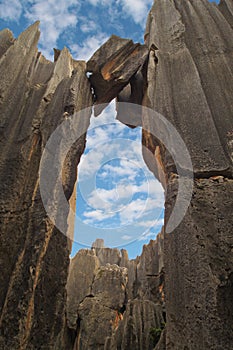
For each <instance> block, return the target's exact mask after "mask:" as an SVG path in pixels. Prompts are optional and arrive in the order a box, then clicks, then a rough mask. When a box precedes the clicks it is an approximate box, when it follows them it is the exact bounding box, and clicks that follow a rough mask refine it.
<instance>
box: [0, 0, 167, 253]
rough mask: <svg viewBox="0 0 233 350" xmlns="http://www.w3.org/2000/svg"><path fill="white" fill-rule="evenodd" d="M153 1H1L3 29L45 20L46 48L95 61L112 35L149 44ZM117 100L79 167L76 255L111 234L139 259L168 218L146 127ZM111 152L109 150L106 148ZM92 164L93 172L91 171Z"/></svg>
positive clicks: (97, 125) (111, 240) (48, 52)
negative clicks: (119, 109)
mask: <svg viewBox="0 0 233 350" xmlns="http://www.w3.org/2000/svg"><path fill="white" fill-rule="evenodd" d="M152 2H153V1H152V0H86V1H85V0H66V1H65V0H30V1H24V0H12V1H9V0H1V1H0V29H3V28H6V27H8V28H10V29H11V30H12V31H13V33H14V35H15V36H16V37H17V36H18V35H19V34H20V33H21V32H22V31H23V30H24V29H26V28H27V27H28V26H29V25H30V24H32V23H33V22H35V21H36V20H38V19H39V20H40V21H41V25H40V30H41V37H40V44H39V50H41V51H42V53H43V54H44V55H45V56H46V57H47V58H49V59H52V58H53V50H52V49H53V48H54V47H56V48H59V49H62V48H63V47H64V46H66V47H68V48H69V49H70V51H71V53H72V55H73V57H74V58H75V59H84V60H87V59H88V58H90V57H91V55H92V54H93V53H94V51H95V50H96V49H97V48H98V47H99V46H100V45H101V44H102V43H104V42H105V41H106V40H107V39H108V37H109V36H110V35H111V34H116V35H119V36H121V37H124V38H131V39H133V40H134V41H136V42H143V35H144V28H145V23H146V17H147V14H148V12H149V9H150V7H151V5H152ZM114 115H115V112H114V104H111V105H110V106H109V108H108V109H107V110H105V111H104V112H103V114H102V115H101V116H100V117H98V118H96V119H95V118H93V120H92V124H91V130H90V131H89V132H88V137H87V140H88V141H87V147H86V151H85V154H84V156H83V157H82V160H81V163H80V166H79V170H78V172H79V186H78V193H77V208H78V209H77V221H76V227H75V237H74V239H75V243H74V244H73V252H72V255H74V254H75V252H76V251H77V250H78V249H80V248H81V247H85V246H90V245H91V243H92V242H93V241H94V240H95V239H96V238H104V240H105V242H106V245H107V246H117V247H119V248H123V247H124V248H126V249H127V250H128V252H129V256H130V257H131V258H133V257H135V256H136V255H138V254H140V253H141V249H142V245H143V244H145V243H148V241H149V240H150V239H151V238H155V237H156V234H157V233H158V232H159V231H160V229H161V226H162V223H163V202H164V195H163V190H162V187H161V186H160V184H159V183H158V181H157V180H156V179H155V178H154V177H153V175H152V174H151V173H150V172H149V171H148V170H147V168H146V166H145V164H144V162H143V160H142V158H141V141H140V139H141V130H140V129H139V128H137V129H134V130H131V129H129V128H127V127H125V126H123V125H122V124H120V123H119V122H116V121H115V120H114ZM103 150H105V151H103ZM90 169H91V170H92V171H90Z"/></svg>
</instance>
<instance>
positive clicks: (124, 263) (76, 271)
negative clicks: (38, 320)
mask: <svg viewBox="0 0 233 350" xmlns="http://www.w3.org/2000/svg"><path fill="white" fill-rule="evenodd" d="M165 321H166V314H165V303H164V270H163V233H161V234H159V235H158V236H157V239H156V241H152V240H151V241H150V243H149V244H148V245H144V247H143V251H142V254H141V256H138V257H137V258H136V259H134V260H129V259H128V254H127V251H126V250H124V249H122V250H121V251H119V250H118V249H117V248H105V247H104V246H103V242H102V241H101V240H97V241H96V242H95V244H94V245H93V248H92V249H82V250H80V251H79V252H78V253H77V254H76V256H75V257H74V258H73V259H72V260H71V263H70V269H69V276H68V283H67V326H68V329H67V333H72V334H73V336H72V337H69V339H73V344H71V343H70V342H68V343H67V344H66V347H67V349H68V348H69V347H70V348H72V349H75V350H81V349H83V350H86V349H93V350H94V349H99V350H100V349H103V350H104V349H106V350H110V349H117V348H120V349H143V348H145V349H148V350H149V349H153V348H154V346H155V344H156V343H157V342H158V340H159V338H160V334H159V330H161V329H162V328H163V327H164V324H165ZM156 330H157V331H156ZM156 332H157V333H158V334H157V338H156Z"/></svg>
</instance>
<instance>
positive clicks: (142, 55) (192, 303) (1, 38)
mask: <svg viewBox="0 0 233 350" xmlns="http://www.w3.org/2000/svg"><path fill="white" fill-rule="evenodd" d="M232 18H233V8H232V1H231V0H221V1H220V4H219V5H216V4H213V3H210V2H209V1H208V0H186V1H184V0H170V1H168V0H167V1H165V0H155V1H154V5H153V7H152V9H151V12H150V14H149V16H148V21H147V28H146V32H145V45H139V44H133V43H132V42H131V41H130V40H126V39H120V38H117V37H115V36H112V37H111V38H110V39H109V41H108V42H107V43H105V44H104V45H103V46H102V47H101V48H100V49H99V50H98V51H97V52H96V53H95V54H94V55H93V57H92V58H91V60H90V61H89V62H88V63H87V65H86V63H85V62H80V61H75V60H73V59H72V57H71V55H70V53H69V51H68V50H67V49H63V50H62V51H59V50H56V51H55V57H54V62H50V61H48V60H46V59H45V58H44V57H43V56H42V55H41V53H39V52H38V50H37V42H38V39H39V30H38V23H35V24H34V25H32V26H31V27H29V28H28V29H27V30H26V31H25V32H23V33H22V34H21V35H20V36H19V38H18V39H14V38H13V35H12V33H11V32H10V31H9V30H4V31H2V32H0V76H1V86H0V116H1V118H0V148H1V154H0V242H1V244H0V270H1V275H0V286H1V288H0V349H1V350H2V349H3V350H15V349H20V350H24V349H42V350H43V349H44V350H50V349H66V350H67V349H73V348H74V347H75V348H76V349H84V348H85V349H87V348H93V349H104V347H105V349H108V348H110V349H117V348H118V349H119V348H122V350H124V349H143V350H144V349H145V347H146V348H148V349H150V348H151V347H153V346H154V343H153V342H152V343H151V341H150V337H149V336H148V334H149V333H150V331H151V332H152V334H153V328H155V329H156V327H160V330H161V322H162V319H163V318H164V317H165V311H166V327H165V330H164V331H163V333H162V335H161V337H160V340H159V342H158V344H157V346H156V349H157V350H158V349H159V350H161V349H167V350H170V349H171V350H176V349H177V350H180V349H186V350H195V349H198V350H206V349H218V350H221V349H224V350H225V349H226V350H228V349H229V350H230V349H231V348H232V343H233V329H232V323H233V304H232V300H233V296H232V290H233V277H232V276H233V255H232V247H233V235H232V226H233V222H232V217H233V216H232V193H233V176H232V172H233V166H232V160H233V118H232V106H233V95H232V76H233V73H232V71H233V65H232V62H233V60H232V58H233V57H232V56H233V42H232V37H233V25H232V23H233V21H232ZM148 52H149V54H148ZM87 72H89V73H90V72H91V74H92V75H91V76H90V78H89V79H88V78H87V76H86V73H87ZM93 95H95V96H94V97H95V114H96V115H98V114H99V113H100V111H101V109H100V107H99V103H105V104H107V103H109V102H110V101H111V100H112V99H113V98H117V99H118V101H123V102H133V103H135V102H136V103H141V104H142V108H141V111H142V113H140V115H137V116H134V113H131V114H130V111H129V114H130V118H131V121H129V119H130V118H125V115H124V113H125V112H126V111H122V110H120V109H118V111H117V112H118V116H117V117H118V119H119V120H121V121H122V122H125V123H126V124H127V125H129V126H135V125H142V127H143V138H142V144H143V145H145V146H146V147H144V148H143V152H144V159H145V162H146V164H147V165H148V168H149V169H150V170H151V171H152V172H153V173H154V174H155V176H156V177H157V178H158V179H159V180H160V181H161V183H162V184H163V186H164V188H165V191H166V203H165V227H164V231H163V232H162V234H161V235H160V236H159V237H158V239H157V242H151V243H150V244H149V245H148V247H145V248H144V251H143V253H142V256H141V257H138V258H137V259H135V260H132V261H130V260H129V259H128V256H127V254H126V252H125V251H124V250H122V251H121V252H118V251H117V250H111V249H106V250H103V249H104V248H103V247H102V245H101V244H99V243H100V242H99V243H98V242H97V244H96V245H94V246H93V249H92V250H91V251H88V252H82V253H80V254H81V256H80V257H77V259H76V260H74V261H73V262H72V263H71V266H70V269H69V281H68V284H67V276H68V267H69V253H70V246H71V245H70V241H69V240H68V239H67V237H66V236H65V235H63V234H62V233H61V232H60V231H59V230H58V228H56V227H55V226H54V224H53V222H52V221H50V220H49V218H48V216H47V214H46V211H45V209H44V205H43V203H42V198H41V194H40V190H41V189H40V186H39V167H40V161H41V159H42V154H43V151H44V149H45V145H46V143H47V141H48V140H49V138H50V136H51V134H52V133H53V131H54V130H55V129H56V128H57V127H58V125H60V124H61V123H62V122H63V121H64V120H67V119H68V120H70V119H71V117H72V115H73V114H74V113H75V112H77V111H79V110H81V109H84V108H86V107H91V106H92V104H93V103H94V98H93ZM143 107H149V108H152V109H153V110H155V111H157V112H159V113H160V114H162V115H163V116H164V117H165V118H166V120H168V121H169V122H170V123H171V124H172V125H173V126H174V127H175V128H176V130H177V131H178V133H179V134H180V136H181V137H182V139H183V141H184V142H185V144H186V146H187V149H188V151H189V153H190V156H191V160H192V164H193V174H192V172H191V168H190V167H186V164H185V163H183V162H182V161H181V163H180V164H178V166H177V164H175V162H174V154H175V149H171V150H170V151H168V149H167V148H166V145H165V144H164V143H163V142H161V140H160V139H159V137H156V136H155V135H158V131H159V135H164V134H165V133H166V128H165V127H161V125H159V124H158V119H156V117H155V118H153V119H151V118H149V114H148V110H146V109H143ZM90 116H91V108H88V109H87V111H86V113H85V114H84V116H83V119H82V123H77V125H75V129H77V130H81V131H82V130H86V129H87V128H88V125H89V121H90ZM134 118H135V119H134ZM126 120H127V122H126ZM158 129H159V130H158ZM81 135H82V136H80V137H79V138H78V140H77V141H76V142H75V143H74V144H73V146H72V147H71V148H70V151H69V153H68V154H67V156H66V159H65V161H64V166H63V169H62V175H61V178H62V186H63V189H64V194H65V196H66V198H67V200H70V201H72V202H74V201H75V198H74V197H75V194H74V192H73V190H74V185H75V182H76V180H77V164H78V163H79V160H80V157H81V155H82V153H83V151H84V148H85V132H81ZM173 138H174V135H172V134H170V135H169V141H173ZM62 147H63V144H61V145H60V144H59V145H58V147H57V152H56V158H55V157H54V159H53V160H52V161H51V168H50V167H48V182H49V181H50V178H51V177H52V175H53V174H52V172H53V171H52V169H53V166H55V165H56V164H57V162H58V161H61V159H62V155H63V153H62V150H63V148H62ZM145 149H147V150H149V152H148V151H146V150H145ZM181 151H182V150H181ZM181 153H182V152H181ZM172 156H173V158H172ZM180 170H182V172H183V174H182V176H180V175H179V172H180ZM192 175H194V190H193V194H192V198H191V202H190V204H189V207H188V210H187V212H186V214H185V216H184V218H183V220H182V222H181V223H180V224H179V226H177V227H176V228H175V229H174V230H173V232H168V230H167V225H168V221H169V218H170V216H171V215H172V214H171V213H172V211H173V207H174V204H175V201H176V198H177V196H178V195H177V194H178V192H179V184H180V180H182V181H183V184H184V187H185V186H186V187H188V186H189V185H190V181H188V180H190V179H191V177H192ZM181 177H182V179H181ZM58 188H59V176H58V177H57V178H56V181H55V183H54V187H53V191H52V193H51V198H50V201H49V204H51V206H53V208H54V215H55V217H56V218H57V217H59V220H60V222H62V223H63V225H64V226H63V228H64V231H67V235H68V236H69V237H70V238H72V223H71V224H70V223H69V214H70V212H69V209H67V210H66V211H65V213H63V215H62V216H60V215H59V213H58V208H59V206H60V204H61V203H60V197H59V195H58V193H59V191H58ZM55 199H56V200H55ZM182 200H185V198H182ZM47 204H48V203H47ZM70 231H71V234H70V233H68V232H70ZM82 259H87V260H86V261H88V264H89V265H88V266H86V265H85V264H84V262H83V260H82ZM148 259H149V263H148ZM107 263H110V265H108V266H106V264H107ZM76 264H77V266H80V269H76V268H75V265H76ZM114 264H115V265H114ZM101 265H102V266H103V267H101ZM81 268H82V270H83V271H81ZM125 268H126V269H127V275H128V277H127V278H126V270H125ZM98 273H99V275H98ZM102 277H104V279H103V278H102ZM76 279H79V280H80V281H82V284H81V285H79V282H78V281H77V280H76ZM105 282H106V283H105ZM112 283H113V285H114V286H115V288H116V291H117V295H118V296H119V298H118V296H116V295H114V293H113V295H114V298H113V303H112V301H111V298H109V295H108V294H106V290H109V288H110V287H111V286H112ZM66 284H67V286H68V287H67V288H68V300H67V302H68V305H67V310H66V288H65V287H66ZM104 288H106V289H104ZM71 290H72V292H71ZM76 291H77V292H78V294H77V293H76ZM106 300H107V303H106ZM72 305H74V308H72ZM122 305H123V306H122ZM100 314H101V315H103V317H102V319H103V326H101V323H100V322H99V320H100V317H99V315H100ZM122 318H123V319H122ZM66 322H67V323H66ZM101 322H102V321H101ZM155 333H156V331H155Z"/></svg>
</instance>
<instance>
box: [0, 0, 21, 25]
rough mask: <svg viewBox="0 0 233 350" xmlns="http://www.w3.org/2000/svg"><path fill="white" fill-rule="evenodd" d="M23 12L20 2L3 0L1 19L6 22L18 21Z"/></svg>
mask: <svg viewBox="0 0 233 350" xmlns="http://www.w3.org/2000/svg"><path fill="white" fill-rule="evenodd" d="M22 11H23V6H22V4H21V1H20V0H12V1H11V3H10V4H9V0H2V1H1V3H0V18H2V19H3V20H5V21H18V20H19V18H20V16H21V14H22Z"/></svg>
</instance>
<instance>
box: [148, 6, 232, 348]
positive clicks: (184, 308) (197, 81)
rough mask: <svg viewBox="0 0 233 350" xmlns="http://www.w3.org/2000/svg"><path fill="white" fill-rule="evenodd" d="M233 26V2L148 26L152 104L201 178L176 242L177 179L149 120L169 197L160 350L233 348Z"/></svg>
mask: <svg viewBox="0 0 233 350" xmlns="http://www.w3.org/2000/svg"><path fill="white" fill-rule="evenodd" d="M231 16H232V2H231V1H228V0H226V1H225V0H222V1H221V2H220V5H219V6H217V5H216V4H212V3H210V2H208V1H207V0H201V1H196V0H189V1H182V0H174V1H163V0H156V1H155V2H154V5H153V7H152V10H151V12H150V14H149V17H148V22H147V29H146V34H145V42H146V44H147V45H148V48H149V49H150V54H149V63H148V70H147V83H148V87H147V92H146V94H145V96H144V99H143V104H144V105H145V106H148V107H151V108H153V109H154V110H156V111H158V112H159V113H161V114H162V115H163V116H165V117H166V119H167V120H168V121H170V122H171V123H172V124H173V125H174V126H175V128H176V129H177V131H178V132H179V133H180V135H181V136H182V139H183V140H184V141H185V144H186V146H187V148H188V150H189V153H190V155H191V158H192V163H193V168H194V178H195V183H194V191H193V196H192V200H191V203H190V205H189V208H188V211H187V213H186V215H185V217H184V219H183V221H182V222H181V223H180V225H179V226H178V227H177V228H176V229H175V230H174V231H173V232H172V233H169V234H168V233H167V232H166V225H167V223H168V219H169V216H170V215H171V212H172V208H173V207H174V201H175V199H176V194H177V188H178V177H177V176H176V175H175V174H176V172H177V169H176V167H175V165H174V162H173V160H172V159H171V156H170V154H168V152H167V150H166V149H165V147H164V145H163V144H162V143H161V142H160V141H159V140H158V139H156V137H153V136H152V135H151V134H150V132H148V130H149V131H151V133H152V134H156V128H157V124H156V119H154V120H153V121H151V119H149V118H148V116H147V115H146V113H145V114H143V120H142V123H143V127H144V128H145V129H147V132H144V134H143V144H144V145H146V146H147V147H148V148H149V149H150V151H151V152H152V153H151V154H152V156H150V157H148V155H147V154H145V161H146V162H147V164H148V166H149V168H150V169H151V170H152V171H153V172H154V174H155V175H156V176H157V177H158V178H160V180H161V182H162V183H163V185H164V187H165V188H166V202H165V235H164V268H165V299H166V314H167V324H166V341H165V340H164V339H163V344H162V345H161V346H160V345H158V347H157V348H156V349H160V348H164V346H165V345H164V343H165V344H166V349H172V350H174V349H177V350H178V349H179V350H180V349H190V350H192V349H203V350H204V349H231V348H232V340H233V329H232V326H231V325H230V324H231V323H232V311H233V307H232V290H233V284H232V273H233V266H232V262H233V260H232V257H233V255H232V243H233V241H232V239H233V238H232V227H233V222H232V194H233V189H232V160H233V158H232V130H233V118H232V106H233V95H232V86H233V85H232V77H233V66H232V62H233V61H232V58H233V42H232V36H233V31H232V17H231ZM160 131H161V130H160ZM164 131H165V130H164ZM162 132H163V130H162ZM171 139H172V135H171ZM181 166H182V165H181ZM184 179H185V178H184ZM230 291H231V292H230ZM230 295H231V296H230ZM163 337H164V338H165V336H163Z"/></svg>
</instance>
